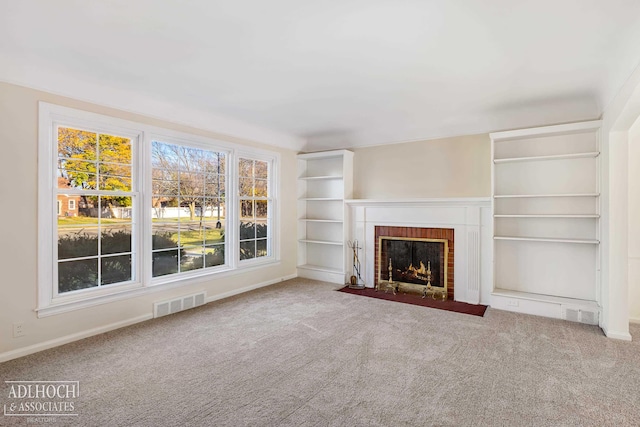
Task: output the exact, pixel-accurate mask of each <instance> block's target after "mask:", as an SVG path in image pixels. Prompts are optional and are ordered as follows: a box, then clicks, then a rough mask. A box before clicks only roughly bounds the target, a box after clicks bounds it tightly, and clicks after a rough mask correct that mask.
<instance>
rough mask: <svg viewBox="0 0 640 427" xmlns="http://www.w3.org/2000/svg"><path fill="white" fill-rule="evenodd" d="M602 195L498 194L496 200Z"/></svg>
mask: <svg viewBox="0 0 640 427" xmlns="http://www.w3.org/2000/svg"><path fill="white" fill-rule="evenodd" d="M598 196H600V193H571V194H500V195H498V194H496V195H494V196H493V197H494V198H495V199H519V198H527V197H540V198H542V197H598Z"/></svg>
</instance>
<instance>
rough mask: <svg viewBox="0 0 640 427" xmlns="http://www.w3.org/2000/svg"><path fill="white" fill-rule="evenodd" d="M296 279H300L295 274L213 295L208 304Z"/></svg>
mask: <svg viewBox="0 0 640 427" xmlns="http://www.w3.org/2000/svg"><path fill="white" fill-rule="evenodd" d="M296 277H298V275H297V274H295V273H294V274H290V275H288V276H284V277H279V278H277V279H273V280H267V281H266V282H261V283H258V284H256V285H251V286H245V287H244V288H240V289H234V290H232V291H229V292H223V293H221V294H217V295H213V296H210V297H207V299H206V302H207V303H210V302H213V301H218V300H221V299H225V298H229V297H232V296H235V295H239V294H243V293H245V292H249V291H253V290H255V289H259V288H264V287H265V286H269V285H273V284H276V283H280V282H284V281H285V280H291V279H295V278H296Z"/></svg>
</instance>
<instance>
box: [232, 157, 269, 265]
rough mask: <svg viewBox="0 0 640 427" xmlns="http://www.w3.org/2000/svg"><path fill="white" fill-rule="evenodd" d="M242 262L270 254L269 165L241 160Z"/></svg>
mask: <svg viewBox="0 0 640 427" xmlns="http://www.w3.org/2000/svg"><path fill="white" fill-rule="evenodd" d="M238 193H239V196H240V200H239V213H240V215H239V216H240V223H239V236H240V247H239V254H240V261H244V260H249V259H255V258H262V257H268V256H270V255H271V244H270V240H271V233H270V228H271V227H270V219H271V215H270V213H271V198H270V197H269V196H270V194H269V162H268V161H264V160H257V159H251V158H246V157H241V158H240V159H239V161H238Z"/></svg>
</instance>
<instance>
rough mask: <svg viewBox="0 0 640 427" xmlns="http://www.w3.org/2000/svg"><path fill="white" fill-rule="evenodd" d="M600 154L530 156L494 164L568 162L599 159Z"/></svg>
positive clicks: (496, 161) (497, 161)
mask: <svg viewBox="0 0 640 427" xmlns="http://www.w3.org/2000/svg"><path fill="white" fill-rule="evenodd" d="M599 155H600V152H598V151H591V152H588V153H571V154H554V155H550V156H530V157H512V158H506V159H494V161H493V162H494V163H496V164H500V163H513V162H532V161H542V160H567V159H583V158H589V157H594V158H595V157H598V156H599Z"/></svg>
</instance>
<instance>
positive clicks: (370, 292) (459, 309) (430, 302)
mask: <svg viewBox="0 0 640 427" xmlns="http://www.w3.org/2000/svg"><path fill="white" fill-rule="evenodd" d="M337 290H338V291H339V292H344V293H347V294H353V295H362V296H365V297H369V298H378V299H383V300H387V301H395V302H401V303H404V304H412V305H419V306H422V307H429V308H437V309H438V310H447V311H455V312H456V313H463V314H470V315H472V316H480V317H482V316H484V312H485V311H486V310H487V306H486V305H480V304H478V305H475V304H467V303H465V302H458V301H449V300H447V301H437V300H434V299H432V298H429V297H427V298H422V297H421V296H420V295H414V294H403V293H398V294H396V295H393V294H392V293H391V294H388V293H385V292H382V291H376V290H375V289H373V288H364V289H350V288H349V286H345V287H344V288H341V289H337Z"/></svg>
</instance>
